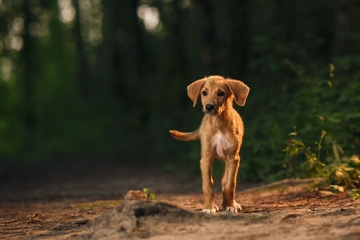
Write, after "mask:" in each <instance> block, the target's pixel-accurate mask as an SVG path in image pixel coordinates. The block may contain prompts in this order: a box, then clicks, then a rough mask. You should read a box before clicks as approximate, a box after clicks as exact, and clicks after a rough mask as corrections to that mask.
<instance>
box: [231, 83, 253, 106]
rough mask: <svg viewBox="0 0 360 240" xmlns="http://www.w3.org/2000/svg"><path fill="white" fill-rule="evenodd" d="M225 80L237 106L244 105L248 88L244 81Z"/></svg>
mask: <svg viewBox="0 0 360 240" xmlns="http://www.w3.org/2000/svg"><path fill="white" fill-rule="evenodd" d="M226 82H227V84H228V85H229V88H230V91H231V92H232V94H234V96H235V102H236V103H237V104H238V105H239V106H244V105H245V102H246V98H247V96H248V94H249V91H250V88H249V87H248V86H246V84H245V83H243V82H242V81H239V80H232V79H226Z"/></svg>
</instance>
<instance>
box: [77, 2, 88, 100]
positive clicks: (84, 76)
mask: <svg viewBox="0 0 360 240" xmlns="http://www.w3.org/2000/svg"><path fill="white" fill-rule="evenodd" d="M74 7H75V12H76V14H75V24H74V27H73V35H74V39H75V46H76V55H77V63H78V68H77V75H76V77H77V80H78V82H79V86H80V90H81V94H82V98H83V100H84V102H85V103H86V102H88V100H89V97H90V93H89V90H90V86H89V85H90V82H89V81H90V79H89V74H88V73H89V67H88V66H89V65H88V61H87V56H86V52H85V50H84V41H83V38H82V33H81V30H82V29H81V16H80V13H81V11H80V5H79V0H75V1H74Z"/></svg>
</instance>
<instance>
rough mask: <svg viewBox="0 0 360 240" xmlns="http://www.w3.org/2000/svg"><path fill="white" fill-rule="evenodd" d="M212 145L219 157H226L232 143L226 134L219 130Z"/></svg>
mask: <svg viewBox="0 0 360 240" xmlns="http://www.w3.org/2000/svg"><path fill="white" fill-rule="evenodd" d="M212 147H213V149H214V150H215V152H216V154H217V155H218V156H219V157H221V158H225V156H226V152H227V149H228V148H230V147H231V144H230V142H229V140H228V139H227V138H226V137H225V135H224V134H223V133H222V132H220V131H219V132H217V133H216V134H215V136H214V140H213V143H212Z"/></svg>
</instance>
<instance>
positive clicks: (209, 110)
mask: <svg viewBox="0 0 360 240" xmlns="http://www.w3.org/2000/svg"><path fill="white" fill-rule="evenodd" d="M204 113H207V114H216V110H215V106H214V105H213V104H211V103H207V104H206V105H205V108H204Z"/></svg>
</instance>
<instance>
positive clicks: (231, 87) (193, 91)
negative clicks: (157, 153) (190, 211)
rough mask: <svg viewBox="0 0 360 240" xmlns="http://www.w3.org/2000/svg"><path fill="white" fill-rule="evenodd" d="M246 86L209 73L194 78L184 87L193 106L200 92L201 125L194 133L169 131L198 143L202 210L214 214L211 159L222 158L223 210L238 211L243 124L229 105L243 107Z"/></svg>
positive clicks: (183, 139) (246, 91)
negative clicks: (197, 140) (237, 194)
mask: <svg viewBox="0 0 360 240" xmlns="http://www.w3.org/2000/svg"><path fill="white" fill-rule="evenodd" d="M249 91H250V89H249V87H248V86H246V85H245V84H244V83H243V82H241V81H238V80H232V79H225V78H223V77H221V76H210V77H206V78H203V79H200V80H197V81H195V82H193V83H192V84H190V85H189V86H188V87H187V92H188V96H189V97H190V99H191V100H192V101H193V103H194V105H193V106H195V105H196V102H197V99H198V97H199V95H200V96H201V102H202V106H203V112H204V113H205V115H204V118H203V120H202V122H201V125H200V127H199V128H198V129H197V130H196V131H194V132H179V131H177V130H170V133H171V135H172V136H173V137H174V138H176V139H178V140H182V141H190V140H196V139H199V138H200V142H201V160H200V168H201V175H202V189H203V194H204V209H203V212H206V213H216V211H219V208H218V207H217V205H216V204H215V195H214V190H213V187H214V181H213V178H212V163H213V161H214V159H220V160H224V161H225V169H224V173H223V176H222V180H221V185H222V191H223V203H222V207H223V210H226V211H230V212H233V213H236V212H237V211H238V210H241V206H240V204H238V203H237V202H235V189H236V178H237V173H238V168H239V165H240V156H239V151H240V147H241V143H242V138H243V134H244V125H243V121H242V119H241V117H240V115H239V114H238V113H237V112H236V111H235V109H234V108H233V106H232V102H233V100H235V102H236V103H237V104H238V105H240V106H244V105H245V102H246V98H247V96H248V94H249Z"/></svg>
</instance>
